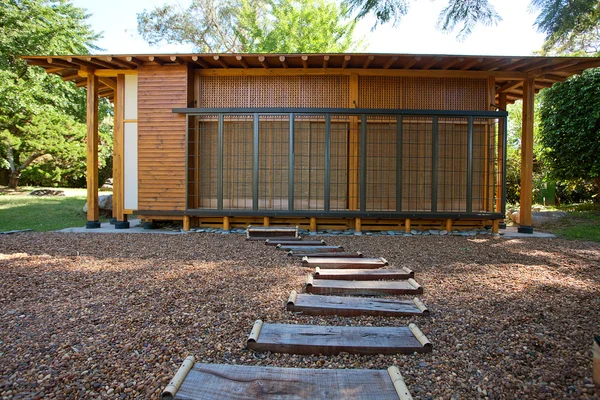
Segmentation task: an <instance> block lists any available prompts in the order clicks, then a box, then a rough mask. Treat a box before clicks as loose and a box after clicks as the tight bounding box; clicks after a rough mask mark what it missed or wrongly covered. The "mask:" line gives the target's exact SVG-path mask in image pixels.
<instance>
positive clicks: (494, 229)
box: [492, 219, 500, 233]
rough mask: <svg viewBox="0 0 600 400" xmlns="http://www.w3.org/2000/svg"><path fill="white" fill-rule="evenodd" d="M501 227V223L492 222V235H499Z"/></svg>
mask: <svg viewBox="0 0 600 400" xmlns="http://www.w3.org/2000/svg"><path fill="white" fill-rule="evenodd" d="M499 225H500V221H499V220H497V219H495V220H494V221H492V233H498V227H499Z"/></svg>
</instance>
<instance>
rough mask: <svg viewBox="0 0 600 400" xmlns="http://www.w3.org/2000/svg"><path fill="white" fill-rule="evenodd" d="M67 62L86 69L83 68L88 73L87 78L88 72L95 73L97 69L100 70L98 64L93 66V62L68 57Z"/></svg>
mask: <svg viewBox="0 0 600 400" xmlns="http://www.w3.org/2000/svg"><path fill="white" fill-rule="evenodd" d="M67 61H68V62H70V63H72V64H76V65H80V66H82V67H85V68H83V70H84V71H86V76H87V72H90V71H94V70H95V69H96V68H98V65H96V64H92V63H91V62H87V61H83V60H79V59H77V58H72V57H67Z"/></svg>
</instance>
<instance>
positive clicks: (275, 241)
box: [265, 239, 325, 247]
mask: <svg viewBox="0 0 600 400" xmlns="http://www.w3.org/2000/svg"><path fill="white" fill-rule="evenodd" d="M265 245H267V246H277V245H281V247H285V246H310V247H315V246H324V245H325V241H324V240H303V241H298V240H287V239H267V240H265Z"/></svg>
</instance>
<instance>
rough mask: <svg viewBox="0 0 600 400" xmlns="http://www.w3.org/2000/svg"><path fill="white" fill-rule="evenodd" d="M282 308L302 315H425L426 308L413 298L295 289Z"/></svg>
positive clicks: (426, 314)
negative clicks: (384, 297)
mask: <svg viewBox="0 0 600 400" xmlns="http://www.w3.org/2000/svg"><path fill="white" fill-rule="evenodd" d="M286 308H287V310H288V311H292V312H299V313H302V314H305V315H339V316H342V317H355V316H358V315H376V316H381V317H402V316H411V315H424V316H428V315H429V310H428V309H427V307H425V305H424V304H423V303H422V302H421V300H419V299H418V298H416V297H415V298H414V299H412V300H386V299H373V298H368V297H346V296H321V295H318V294H298V293H296V291H295V290H294V291H292V294H290V298H289V299H288V301H287V304H286Z"/></svg>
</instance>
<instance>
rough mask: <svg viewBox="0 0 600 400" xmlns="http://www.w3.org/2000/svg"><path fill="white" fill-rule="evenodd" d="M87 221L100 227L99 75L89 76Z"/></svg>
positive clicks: (90, 225) (89, 225)
mask: <svg viewBox="0 0 600 400" xmlns="http://www.w3.org/2000/svg"><path fill="white" fill-rule="evenodd" d="M86 157H87V175H86V181H87V205H88V209H87V221H88V224H86V226H88V227H90V228H91V227H95V225H96V223H97V225H98V226H97V227H100V222H99V219H98V217H99V212H98V77H97V76H96V75H93V74H88V76H87V142H86Z"/></svg>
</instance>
